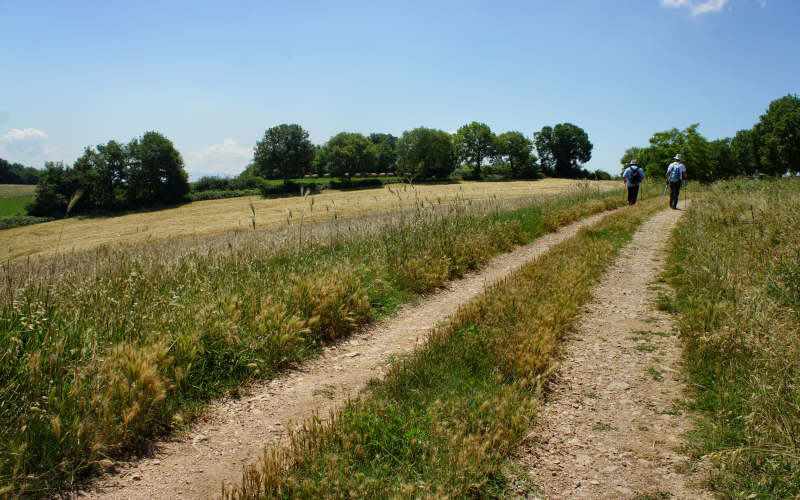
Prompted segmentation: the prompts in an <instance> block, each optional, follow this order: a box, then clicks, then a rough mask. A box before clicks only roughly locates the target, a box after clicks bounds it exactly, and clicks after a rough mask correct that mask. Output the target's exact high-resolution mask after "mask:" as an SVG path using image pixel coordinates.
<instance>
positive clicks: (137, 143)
mask: <svg viewBox="0 0 800 500" xmlns="http://www.w3.org/2000/svg"><path fill="white" fill-rule="evenodd" d="M127 152H128V157H129V164H128V172H129V182H128V196H129V200H131V201H133V202H134V203H135V206H150V205H155V204H161V203H177V202H180V201H183V200H184V199H185V198H186V195H187V194H188V193H189V176H188V175H187V174H186V171H185V170H184V168H183V158H181V154H180V153H179V152H178V150H176V149H175V146H174V145H173V144H172V141H170V140H169V139H167V138H166V137H165V136H164V135H162V134H160V133H158V132H145V133H144V135H142V137H141V138H138V139H134V140H132V141H131V142H130V143H128V146H127Z"/></svg>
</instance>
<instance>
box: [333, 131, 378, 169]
mask: <svg viewBox="0 0 800 500" xmlns="http://www.w3.org/2000/svg"><path fill="white" fill-rule="evenodd" d="M324 149H325V153H324V156H325V160H326V162H327V166H328V172H329V173H330V175H331V176H333V177H344V178H346V179H352V178H353V177H355V176H357V175H358V174H364V173H369V172H373V171H374V170H375V165H376V162H377V160H378V148H377V146H376V145H375V144H373V143H372V142H370V140H369V139H367V138H366V137H364V135H363V134H359V133H354V132H341V133H339V134H336V135H335V136H333V137H331V138H330V140H329V141H328V142H327V144H325V146H324Z"/></svg>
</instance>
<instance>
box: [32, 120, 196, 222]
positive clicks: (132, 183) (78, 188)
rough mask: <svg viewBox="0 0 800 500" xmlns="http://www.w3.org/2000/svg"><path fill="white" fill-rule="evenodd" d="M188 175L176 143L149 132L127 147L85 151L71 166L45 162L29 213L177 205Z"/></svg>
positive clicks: (101, 146)
mask: <svg viewBox="0 0 800 500" xmlns="http://www.w3.org/2000/svg"><path fill="white" fill-rule="evenodd" d="M187 193H189V176H188V175H187V174H186V171H185V170H184V165H183V159H182V158H181V154H180V153H179V152H178V150H176V149H175V146H174V145H173V144H172V141H170V140H169V139H167V138H166V137H165V136H164V135H162V134H160V133H158V132H152V131H151V132H145V133H144V134H143V135H142V136H141V137H138V138H135V139H133V140H132V141H130V142H129V143H128V144H121V143H119V142H117V141H113V140H111V141H108V142H107V143H106V144H98V145H97V147H91V146H90V147H87V148H86V149H85V150H84V153H83V155H81V156H80V157H79V158H78V159H77V160H75V163H74V164H73V166H72V167H69V166H64V164H63V162H46V163H45V168H44V170H42V171H40V173H39V182H38V184H37V185H36V195H35V198H34V201H33V202H32V203H31V204H30V205H29V206H28V213H29V214H31V215H34V216H38V217H45V216H50V217H63V216H65V215H68V214H76V213H92V212H102V211H118V210H130V209H138V208H146V207H151V206H156V205H164V204H171V203H179V202H182V201H184V199H185V198H186V195H187Z"/></svg>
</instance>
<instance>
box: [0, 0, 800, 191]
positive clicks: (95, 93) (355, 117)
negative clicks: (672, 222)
mask: <svg viewBox="0 0 800 500" xmlns="http://www.w3.org/2000/svg"><path fill="white" fill-rule="evenodd" d="M798 25H800V1H798V0H527V1H503V0H494V1H488V0H487V1H472V0H457V1H445V0H442V1H437V0H425V1H417V0H406V1H403V2H399V1H396V0H395V1H381V0H372V1H362V2H351V1H347V0H339V1H305V0H294V1H285V2H277V1H252V2H248V1H234V0H230V1H227V2H222V1H218V2H206V1H202V0H191V1H188V0H187V1H183V0H170V1H166V2H165V1H153V2H150V1H136V2H129V1H117V0H103V1H96V2H94V1H81V0H75V1H70V2H64V1H53V2H48V1H37V0H22V1H11V0H0V158H4V159H6V160H8V161H10V162H19V163H22V164H25V165H28V166H34V167H37V168H41V167H42V166H43V165H44V162H45V161H59V160H61V161H64V162H65V163H66V164H72V163H73V162H74V161H75V159H76V158H78V157H79V156H80V155H81V154H82V153H83V150H84V148H86V147H87V146H94V145H97V144H104V143H106V142H107V141H109V140H111V139H114V140H117V141H121V142H128V141H130V140H131V139H133V138H135V137H139V136H141V135H142V134H143V133H144V132H146V131H149V130H156V131H158V132H161V133H162V134H164V135H165V136H167V137H168V138H169V139H170V140H172V141H173V143H174V144H175V146H176V148H177V149H178V150H179V151H180V152H181V155H182V156H183V159H184V162H185V165H186V170H187V172H189V176H190V179H191V180H196V179H198V178H199V177H201V176H203V175H237V174H238V173H240V172H241V171H242V170H244V168H245V167H246V166H247V164H248V163H249V162H250V161H251V160H252V156H253V146H254V145H255V143H256V141H258V140H259V139H261V138H262V137H263V135H264V132H265V130H266V129H268V128H270V127H272V126H275V125H278V124H281V123H298V124H300V125H301V126H302V127H303V128H304V129H305V130H307V131H308V133H309V135H310V139H311V140H312V142H314V143H316V144H323V143H325V142H326V141H327V140H328V139H329V138H330V137H331V136H333V135H335V134H337V133H339V132H342V131H348V132H361V133H364V134H369V133H372V132H388V133H391V134H394V135H396V136H400V135H402V133H403V132H404V131H406V130H410V129H413V128H415V127H419V126H425V127H430V128H437V129H442V130H445V131H447V132H454V131H456V130H457V129H458V128H459V127H460V126H462V125H464V124H466V123H470V122H472V121H478V122H483V123H486V124H487V125H489V126H490V127H491V129H492V131H493V132H495V133H502V132H505V131H509V130H517V131H520V132H522V133H524V134H525V135H526V136H528V137H532V136H533V133H534V132H537V131H539V130H541V128H542V127H544V126H546V125H550V126H553V125H555V124H558V123H567V122H568V123H573V124H575V125H577V126H579V127H581V128H583V129H584V130H585V131H586V132H587V133H588V135H589V139H590V141H591V142H592V143H593V144H594V150H593V152H592V159H591V160H590V161H589V162H588V163H586V164H585V165H584V166H585V168H588V169H589V170H596V169H601V170H605V171H607V172H609V173H612V174H616V173H619V170H620V165H619V159H620V157H621V156H622V155H623V153H624V151H625V149H627V148H629V147H631V146H646V145H647V143H648V139H649V138H650V137H651V136H652V135H653V133H655V132H658V131H663V130H668V129H670V128H673V127H677V128H679V129H683V128H686V127H688V126H689V125H692V124H694V123H700V128H699V131H700V132H701V133H702V134H703V135H704V136H705V137H707V138H708V139H717V138H722V137H731V136H733V135H734V134H735V133H736V132H737V131H738V130H741V129H746V128H750V127H752V126H753V124H755V123H756V122H757V121H758V118H759V116H760V115H761V114H763V113H764V111H765V110H766V108H767V106H768V105H769V103H770V101H772V100H774V99H777V98H779V97H783V96H785V95H787V94H798V93H800V57H798V47H800V30H798V29H797V26H798Z"/></svg>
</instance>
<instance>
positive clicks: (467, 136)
mask: <svg viewBox="0 0 800 500" xmlns="http://www.w3.org/2000/svg"><path fill="white" fill-rule="evenodd" d="M496 140H497V138H496V137H495V135H494V134H493V133H492V129H490V128H489V126H488V125H486V124H485V123H478V122H472V123H468V124H466V125H464V126H462V127H461V128H460V129H458V132H456V134H455V137H454V138H453V144H454V146H455V153H456V157H457V158H458V161H459V162H461V163H462V164H466V165H469V166H470V167H472V175H471V177H472V178H473V179H480V178H481V166H482V165H483V162H484V160H486V159H488V158H490V157H492V156H493V155H494V154H495V145H496V144H495V143H496Z"/></svg>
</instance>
